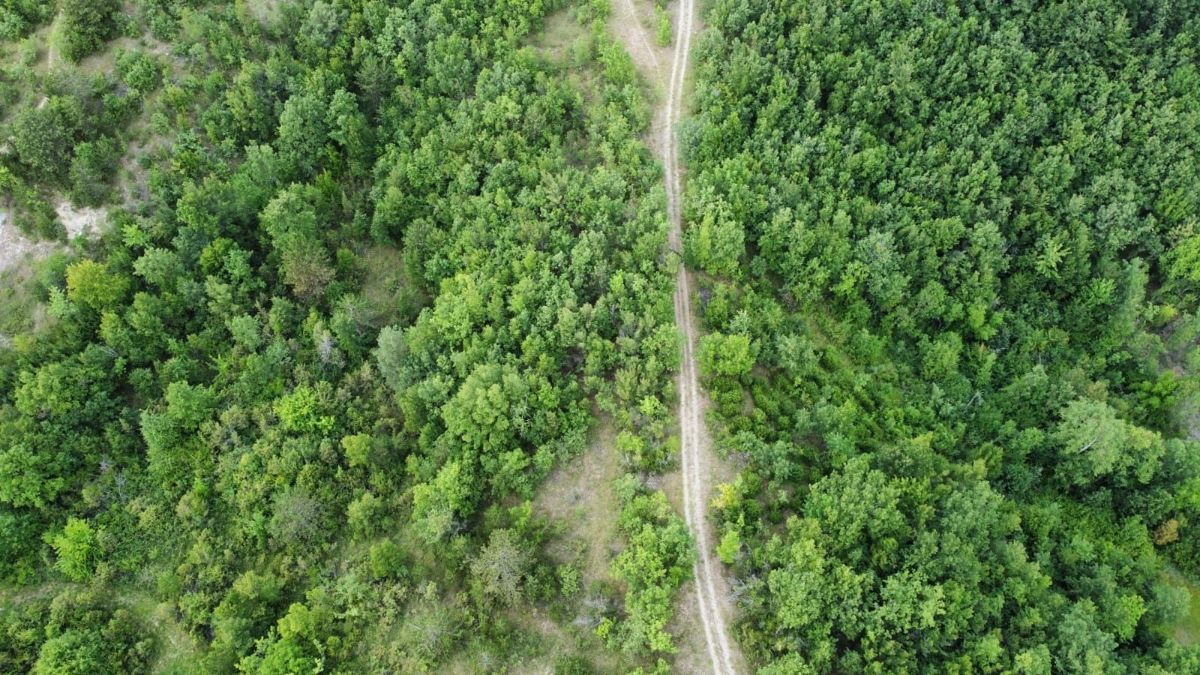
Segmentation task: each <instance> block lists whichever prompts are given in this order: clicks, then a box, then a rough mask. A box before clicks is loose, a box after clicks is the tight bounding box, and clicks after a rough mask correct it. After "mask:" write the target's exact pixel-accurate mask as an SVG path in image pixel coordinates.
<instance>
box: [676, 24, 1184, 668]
mask: <svg viewBox="0 0 1200 675" xmlns="http://www.w3.org/2000/svg"><path fill="white" fill-rule="evenodd" d="M1196 10H1197V7H1195V6H1194V5H1193V4H1189V3H1183V4H1178V3H1142V4H1138V5H1136V6H1135V5H1131V4H1128V3H1115V2H1092V3H1088V4H1087V5H1086V7H1082V6H1079V5H1067V4H1065V3H1034V4H1028V3H1024V4H1022V3H991V2H954V3H948V4H946V3H943V4H941V5H939V6H938V7H936V8H934V7H931V6H928V5H924V4H921V3H890V4H889V3H877V2H871V1H863V2H845V3H824V2H800V3H790V4H789V3H772V2H766V1H758V0H729V1H724V2H717V3H714V4H713V6H712V8H711V11H710V13H709V16H708V23H709V25H711V26H712V27H713V32H712V34H711V35H710V36H709V37H708V38H707V39H706V40H705V41H704V42H703V44H702V46H701V48H700V52H699V53H700V61H701V63H700V65H699V74H698V82H697V87H696V90H697V99H698V100H697V104H698V119H697V120H696V121H695V123H694V124H693V126H692V127H691V128H690V129H689V132H688V137H689V138H690V147H689V150H688V151H689V156H690V158H691V169H692V172H691V181H690V184H689V187H688V191H689V198H688V204H689V205H688V209H687V218H688V221H689V223H688V227H689V232H688V234H687V242H688V251H689V262H691V263H693V264H695V265H697V266H698V267H700V268H701V269H702V270H703V271H704V272H705V273H706V275H707V276H706V285H707V288H705V290H704V292H703V296H702V299H703V311H704V318H705V321H706V323H707V324H708V326H709V328H710V330H711V331H712V334H711V335H710V336H709V337H708V338H706V340H705V342H704V344H703V345H702V350H701V352H702V357H703V361H704V364H703V368H704V372H705V373H706V375H707V376H708V377H709V379H710V386H711V387H712V388H713V392H714V399H715V401H716V403H717V406H716V407H717V412H718V413H719V415H720V418H721V421H722V427H723V429H722V434H721V436H722V438H721V444H722V445H724V446H725V447H726V448H727V449H728V450H729V451H730V452H734V453H737V454H738V455H739V456H742V457H744V458H745V459H746V461H747V464H748V465H747V468H746V469H745V470H744V471H743V472H742V473H741V475H740V476H739V477H738V479H737V480H736V481H734V482H733V483H731V484H729V485H727V486H725V487H724V488H723V490H722V493H721V496H720V498H719V499H718V506H719V509H720V511H721V513H722V520H723V531H724V533H725V536H726V537H730V541H731V542H737V543H738V547H737V549H734V544H732V543H731V544H729V546H728V548H727V547H726V546H725V545H724V544H725V541H724V539H723V540H722V552H723V553H724V554H728V555H723V556H722V557H723V559H724V560H725V561H726V562H727V563H732V565H733V567H734V569H735V570H736V573H737V574H738V576H739V577H740V580H741V582H742V583H743V584H744V586H745V588H746V589H747V590H746V595H745V596H744V599H743V603H742V604H743V609H744V616H745V620H744V622H743V623H742V625H741V627H740V632H741V637H742V642H743V644H744V645H745V646H747V647H749V648H750V649H751V651H752V653H753V655H754V658H755V660H756V661H757V663H759V664H760V665H761V666H762V667H763V669H764V671H765V672H778V673H784V672H787V673H792V672H915V671H922V672H924V671H929V672H934V671H936V672H943V671H944V672H967V671H971V672H976V671H979V672H1001V671H1003V672H1008V671H1016V672H1050V671H1052V670H1053V671H1055V672H1057V671H1062V672H1181V671H1179V670H1177V669H1180V668H1182V669H1183V670H1188V669H1190V668H1194V667H1195V663H1196V659H1197V655H1196V653H1195V651H1194V650H1183V649H1181V648H1179V647H1178V646H1177V645H1174V644H1173V643H1172V642H1171V641H1170V640H1169V639H1165V638H1163V637H1162V633H1161V632H1160V631H1159V630H1158V628H1159V626H1160V625H1161V624H1162V623H1163V622H1169V621H1171V620H1172V619H1171V617H1172V616H1173V615H1172V612H1171V610H1170V609H1169V608H1168V607H1167V605H1166V604H1163V603H1160V602H1159V601H1158V598H1160V597H1163V593H1162V581H1161V573H1160V571H1161V569H1162V566H1163V559H1164V557H1170V558H1172V559H1174V560H1175V561H1176V562H1177V563H1178V564H1180V565H1182V566H1184V567H1186V568H1188V569H1189V570H1192V571H1193V572H1194V571H1196V570H1198V569H1200V567H1198V561H1200V559H1197V558H1196V557H1195V556H1194V553H1193V552H1194V550H1195V549H1194V548H1191V547H1190V545H1188V544H1184V545H1183V546H1180V545H1178V543H1177V542H1179V541H1184V540H1188V539H1191V538H1194V534H1189V533H1187V531H1186V530H1187V525H1185V524H1183V523H1184V522H1185V521H1187V522H1191V520H1190V519H1191V518H1192V517H1193V515H1192V514H1194V513H1195V509H1196V504H1197V502H1196V501H1195V498H1194V487H1193V486H1194V484H1195V478H1196V476H1197V471H1198V470H1200V464H1198V463H1197V459H1196V458H1197V455H1196V452H1197V448H1196V445H1195V442H1194V441H1193V440H1191V439H1190V438H1188V436H1190V435H1194V434H1192V433H1191V432H1190V431H1189V430H1188V429H1187V428H1185V427H1184V426H1183V425H1181V424H1179V423H1178V421H1177V420H1178V418H1177V417H1176V416H1175V414H1174V411H1175V406H1176V405H1177V404H1178V402H1179V401H1181V400H1183V399H1182V398H1181V397H1179V396H1178V391H1179V390H1178V389H1177V388H1176V385H1173V384H1172V378H1173V377H1175V375H1167V374H1166V373H1169V372H1171V371H1170V370H1168V369H1169V368H1170V367H1171V365H1172V361H1173V360H1175V359H1178V358H1179V356H1178V354H1179V351H1180V350H1186V349H1188V348H1190V345H1189V342H1190V341H1193V340H1194V337H1195V334H1194V333H1190V332H1189V331H1188V330H1186V329H1185V330H1184V332H1183V333H1178V332H1177V330H1178V329H1179V328H1181V327H1183V326H1187V325H1189V323H1190V322H1192V321H1194V317H1195V313H1196V311H1197V296H1196V294H1195V289H1194V288H1193V287H1192V285H1191V284H1192V282H1191V281H1190V280H1189V279H1190V276H1189V275H1190V272H1186V271H1185V270H1184V266H1186V265H1187V264H1189V263H1185V262H1183V261H1185V260H1190V258H1189V257H1188V256H1189V255H1190V254H1189V253H1188V251H1190V250H1191V249H1190V242H1191V240H1190V236H1191V226H1190V224H1189V223H1190V222H1191V221H1192V220H1194V218H1195V214H1196V213H1197V212H1198V207H1200V204H1198V203H1197V202H1196V201H1195V199H1194V195H1195V194H1196V192H1195V190H1194V187H1195V186H1196V185H1197V184H1198V180H1200V161H1198V158H1197V156H1196V154H1195V151H1194V150H1195V149H1194V148H1193V147H1192V146H1191V145H1190V144H1189V143H1188V142H1187V140H1186V139H1188V138H1191V137H1194V135H1195V134H1196V132H1197V130H1198V126H1197V125H1198V124H1200V117H1198V116H1197V115H1196V114H1195V113H1194V111H1195V110H1197V109H1200V108H1198V107H1197V92H1198V91H1200V89H1198V88H1197V86H1196V85H1197V82H1198V80H1197V65H1200V64H1198V63H1197V61H1196V58H1195V54H1194V53H1193V51H1192V50H1190V49H1189V48H1187V47H1186V46H1185V45H1187V44H1190V43H1192V42H1194V41H1195V39H1196V37H1197V35H1198V34H1197V28H1198V24H1197V23H1196V22H1195V21H1194V20H1192V19H1191V18H1190V17H1193V16H1194V15H1195V13H1196ZM1185 110H1186V111H1188V112H1183V111H1185ZM1189 195H1191V196H1189ZM1172 333H1174V335H1172ZM734 337H736V338H737V339H738V342H736V343H730V342H729V341H730V340H731V339H733V338H734ZM747 354H748V355H749V359H750V361H749V363H747V362H746V360H745V358H744V356H745V355H747ZM1176 362H1177V361H1176ZM1184 377H1185V378H1187V380H1188V382H1189V384H1188V385H1184V386H1185V387H1186V388H1187V389H1188V390H1189V391H1191V390H1192V389H1191V388H1192V387H1193V386H1194V385H1192V384H1191V379H1190V374H1188V375H1185V376H1184ZM1160 383H1161V384H1160ZM1181 518H1182V520H1180V519H1181ZM1171 522H1173V523H1174V525H1168V523H1171ZM1156 533H1157V534H1156ZM739 551H744V553H743V554H742V555H737V553H738V552H739Z"/></svg>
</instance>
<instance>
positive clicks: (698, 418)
mask: <svg viewBox="0 0 1200 675" xmlns="http://www.w3.org/2000/svg"><path fill="white" fill-rule="evenodd" d="M695 12H696V3H695V0H680V3H679V11H678V14H677V16H676V34H675V52H674V59H673V61H672V64H671V81H670V87H669V88H668V90H667V101H666V120H665V122H666V123H665V124H663V125H662V132H661V133H662V140H661V145H660V148H661V150H662V154H663V158H662V161H663V167H664V170H665V173H666V191H667V216H668V218H669V219H670V221H671V231H670V236H669V243H670V247H671V250H672V251H674V252H676V253H678V254H682V253H683V241H682V240H683V237H682V223H683V210H682V202H683V182H682V179H681V176H680V173H681V171H680V162H679V144H678V141H677V138H676V127H677V126H678V123H679V120H680V118H681V116H682V114H683V90H684V82H685V81H686V79H687V72H688V66H689V62H690V60H691V43H692V35H693V34H694V33H695V30H696V16H695ZM691 297H692V291H691V277H690V275H689V274H688V270H687V267H686V266H685V265H683V264H682V263H681V264H680V265H679V274H678V277H677V278H676V283H675V323H676V325H678V326H679V329H680V331H681V332H682V333H683V338H684V340H683V358H682V359H681V362H680V370H679V428H680V435H681V440H682V444H681V445H682V450H681V452H682V469H683V501H684V511H685V513H684V515H685V519H686V520H687V524H688V529H690V530H691V532H692V537H693V538H694V540H695V541H696V548H697V551H698V556H697V560H696V562H695V563H694V564H693V566H692V573H693V577H694V579H695V582H696V600H697V604H698V605H699V607H700V619H701V622H702V623H703V626H704V638H705V643H706V645H707V647H708V655H709V659H710V660H711V662H712V667H713V672H715V673H721V674H729V675H732V674H734V673H737V672H738V668H737V664H740V663H742V659H741V656H740V654H739V653H738V652H737V643H736V642H735V641H734V640H732V639H731V638H730V635H729V626H728V624H727V621H726V617H727V615H728V613H729V610H730V604H731V603H730V601H729V589H728V585H727V583H726V581H725V578H724V577H723V576H722V575H721V570H720V567H719V566H718V564H717V562H716V561H715V560H714V559H713V557H714V556H713V545H712V537H711V536H710V535H711V526H710V525H709V522H708V518H707V515H708V503H709V490H710V488H711V485H710V478H711V477H712V475H713V471H712V465H713V463H714V461H715V460H714V458H713V454H712V443H711V441H710V439H709V436H708V428H707V427H706V426H705V421H704V408H705V404H706V399H705V396H704V392H703V391H702V390H701V388H700V381H699V376H698V374H697V370H696V336H697V330H696V317H695V315H694V314H693V312H692V305H691V302H692V301H691Z"/></svg>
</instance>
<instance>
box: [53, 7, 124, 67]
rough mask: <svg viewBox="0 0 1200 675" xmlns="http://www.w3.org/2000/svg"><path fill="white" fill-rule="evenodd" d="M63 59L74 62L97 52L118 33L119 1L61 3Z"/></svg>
mask: <svg viewBox="0 0 1200 675" xmlns="http://www.w3.org/2000/svg"><path fill="white" fill-rule="evenodd" d="M59 9H60V12H61V13H62V33H61V34H60V38H61V42H60V46H61V48H62V56H63V58H65V59H66V60H68V61H71V62H75V61H78V60H80V59H82V58H83V57H85V56H87V55H89V54H91V53H93V52H95V51H96V50H97V49H99V48H100V45H102V44H104V43H105V42H107V41H108V40H109V39H110V38H111V37H112V36H113V34H114V33H115V32H116V29H117V22H116V13H117V12H119V11H120V9H121V4H120V3H119V2H118V1H117V0H60V2H59Z"/></svg>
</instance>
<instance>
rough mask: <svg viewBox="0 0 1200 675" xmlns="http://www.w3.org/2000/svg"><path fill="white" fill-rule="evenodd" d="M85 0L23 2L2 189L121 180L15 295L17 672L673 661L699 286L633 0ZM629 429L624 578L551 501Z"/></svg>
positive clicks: (11, 26) (29, 206)
mask: <svg viewBox="0 0 1200 675" xmlns="http://www.w3.org/2000/svg"><path fill="white" fill-rule="evenodd" d="M50 4H52V3H49V4H47V3H40V2H24V3H23V2H15V3H14V2H7V3H5V4H3V5H2V9H0V12H2V14H0V24H2V26H3V30H4V31H5V33H4V37H5V38H8V39H10V40H12V41H13V42H12V43H11V44H10V46H9V56H8V57H6V58H7V62H6V63H7V66H6V69H5V70H4V72H3V73H2V77H3V86H2V87H0V89H3V93H4V103H5V106H6V107H5V109H4V111H3V112H4V116H5V125H6V132H7V134H8V135H9V136H10V137H11V140H10V146H9V147H8V148H7V149H6V150H5V153H4V155H3V158H2V161H3V165H2V167H0V178H2V179H3V182H4V186H5V197H6V206H7V207H8V208H9V210H10V211H9V213H10V215H11V217H12V218H13V222H14V223H15V224H16V225H17V226H19V227H21V228H22V229H23V230H25V231H26V232H28V233H30V234H31V235H34V236H42V237H48V238H51V239H54V238H60V239H61V238H63V237H64V236H65V235H64V233H63V224H62V223H61V222H59V219H57V218H56V216H55V209H54V208H53V205H54V204H55V200H56V199H57V198H59V196H62V195H66V196H69V197H70V199H71V200H72V202H73V203H75V204H77V205H80V204H84V205H109V206H110V207H111V208H110V210H109V211H108V221H109V224H108V226H107V227H106V228H105V229H104V233H103V235H102V237H100V238H99V239H98V240H88V239H86V238H77V239H75V240H74V241H73V244H72V246H70V247H66V248H65V249H64V250H63V251H62V252H60V253H55V254H54V255H52V256H51V257H49V258H48V259H47V260H45V261H44V262H43V263H41V265H40V266H39V267H38V269H37V270H36V273H34V274H32V275H29V277H28V279H27V281H26V282H25V284H26V285H25V286H23V287H22V289H19V290H21V291H22V292H24V293H25V295H21V293H9V294H8V295H6V296H5V302H7V303H9V305H8V306H6V308H5V313H8V312H9V311H12V312H14V313H15V312H16V311H17V310H16V309H15V307H17V305H19V303H20V302H21V301H26V302H27V303H29V304H30V305H32V306H35V307H36V308H38V311H39V317H40V318H39V321H38V322H37V325H36V326H35V325H32V324H30V325H28V326H19V325H18V326H17V328H19V329H21V330H15V331H14V332H15V333H16V334H14V335H11V338H12V339H11V345H10V348H8V349H4V350H2V351H0V575H2V576H3V578H4V579H5V580H6V583H7V584H8V586H6V587H5V589H6V590H4V591H3V593H4V595H3V596H0V599H2V600H3V601H4V603H3V604H4V605H5V606H4V607H3V608H0V671H3V672H24V671H33V672H37V673H67V672H71V673H104V672H113V673H116V672H122V673H124V672H145V671H149V670H153V671H164V670H165V671H172V670H174V671H197V672H231V671H240V672H255V673H258V672H261V673H301V672H321V671H340V672H414V671H423V670H446V669H450V670H458V671H462V672H479V671H502V670H506V669H508V668H510V667H512V666H513V665H514V664H529V663H532V662H537V661H539V660H540V661H541V662H544V663H546V664H547V665H546V667H548V668H552V669H554V670H555V671H556V672H591V671H592V670H593V669H596V668H598V669H600V670H601V671H631V670H634V669H635V668H638V667H640V666H643V665H644V666H647V667H650V668H659V669H661V668H664V667H665V665H664V663H665V662H663V661H662V660H661V658H662V657H664V656H667V655H669V653H670V652H671V650H672V648H673V645H672V638H671V635H670V634H669V633H668V632H667V631H666V624H667V622H668V621H669V620H670V618H671V616H672V613H673V604H672V603H673V601H674V597H675V592H676V590H677V589H678V587H679V586H680V585H681V584H682V583H683V582H684V580H685V578H686V576H687V570H688V569H690V564H691V559H692V558H691V557H692V555H693V553H692V548H691V546H692V545H691V540H690V538H689V536H688V534H687V531H686V529H684V528H683V526H682V520H681V519H680V518H679V516H678V515H676V513H675V512H674V511H673V510H672V508H671V507H670V506H669V505H668V503H667V501H666V499H665V497H664V496H663V494H662V493H661V492H659V491H658V490H657V489H656V488H655V487H654V484H655V483H654V481H653V480H650V478H649V477H650V476H652V474H653V472H655V471H658V470H661V469H663V468H664V467H666V466H668V464H669V460H670V447H671V446H670V444H669V442H668V440H667V438H666V431H665V429H666V425H667V422H668V417H669V409H668V405H667V403H666V401H667V400H668V396H669V395H670V393H671V391H672V389H671V386H670V372H671V371H672V370H673V369H674V367H675V364H676V362H677V360H678V353H677V348H676V346H677V337H676V333H675V329H674V327H673V325H672V320H671V290H672V277H671V269H670V265H668V264H667V262H666V261H665V259H664V258H663V256H662V252H663V249H664V246H665V240H666V219H665V215H664V208H665V207H664V198H663V192H662V188H661V185H660V178H659V177H660V169H659V167H658V165H657V164H656V162H655V161H654V160H653V158H652V156H651V154H650V152H649V151H648V150H647V149H646V147H645V146H644V145H643V144H642V142H641V141H640V138H639V137H640V134H641V133H642V132H643V131H644V129H645V128H646V127H647V124H648V110H647V105H646V101H645V99H644V95H643V92H642V89H641V88H640V87H639V86H638V83H637V80H636V76H635V71H634V69H633V65H632V62H631V61H630V60H629V58H628V56H626V54H625V53H624V52H623V51H622V50H621V49H620V48H619V47H618V46H617V45H616V43H615V42H614V41H613V40H612V39H611V37H610V36H609V35H608V33H607V29H606V24H605V16H606V12H607V3H605V2H592V3H574V4H572V5H571V6H570V7H561V3H556V2H542V1H541V0H531V1H529V2H516V1H514V2H497V3H480V2H475V1H474V0H429V1H416V2H383V1H381V0H316V1H305V2H291V3H271V2H261V3H256V2H204V1H202V0H140V2H138V3H136V8H135V11H130V10H129V8H127V7H124V6H123V5H122V4H121V3H117V2H115V0H114V1H113V2H94V1H93V0H63V1H62V2H60V3H59V6H58V7H57V8H51V9H53V10H54V11H47V9H46V8H47V7H49V6H50ZM551 12H554V21H555V29H556V31H558V33H559V35H558V37H557V39H556V40H557V41H556V42H553V43H551V42H550V41H542V40H540V37H539V36H540V33H541V31H542V27H543V24H544V20H545V17H546V16H547V15H549V14H550V13H551ZM52 17H53V19H52ZM51 19H52V21H51ZM47 22H50V23H49V24H47ZM47 51H48V52H49V53H48V54H47V53H46V52H47ZM46 61H50V62H51V66H50V67H49V68H46V67H44V66H43V65H42V64H43V63H45V62H46ZM55 61H57V62H58V63H54V62H55ZM10 281H12V279H10ZM13 283H16V282H13ZM10 323H11V324H19V322H17V321H15V320H13V321H9V320H6V323H5V325H6V326H9V324H10ZM601 420H606V421H604V422H603V424H606V425H609V426H611V427H613V428H614V429H615V433H616V438H617V446H618V448H619V450H620V452H621V453H622V455H621V456H622V461H621V466H623V467H624V468H625V470H626V471H627V472H628V474H627V475H626V476H624V477H623V478H620V480H618V481H617V482H616V483H614V484H611V485H609V484H601V485H595V486H591V487H592V489H594V490H597V491H608V492H610V493H611V494H612V496H613V499H614V500H615V501H616V502H617V503H618V505H619V513H618V514H616V515H614V521H616V520H617V519H618V518H619V522H616V523H615V525H616V527H618V529H619V535H620V539H621V541H622V542H623V543H622V546H621V551H620V553H619V555H616V556H615V557H614V558H613V559H612V560H611V564H610V565H609V568H608V569H604V570H601V574H599V575H596V574H595V573H594V572H588V571H586V570H584V569H583V567H584V564H585V561H584V555H583V553H582V552H581V551H579V550H571V549H570V548H569V547H563V546H557V547H555V546H552V544H554V543H555V541H557V540H561V539H563V537H564V535H563V533H562V532H561V531H560V530H561V527H560V526H559V525H557V524H556V523H555V521H554V519H553V518H552V517H551V516H552V515H553V514H547V513H546V512H545V510H544V509H539V508H536V507H535V505H534V504H533V500H534V498H535V495H536V491H537V489H538V486H539V484H540V483H541V482H542V480H543V478H545V476H546V475H547V474H548V472H550V471H551V470H552V469H553V468H554V467H555V466H556V465H559V464H561V463H563V462H566V461H567V460H569V459H570V458H572V457H575V456H577V455H579V454H580V453H582V452H583V451H584V450H585V448H586V447H587V446H588V443H589V438H590V436H589V434H590V433H591V432H592V430H594V429H595V428H596V427H597V425H598V424H601V423H602V422H601ZM563 551H565V553H564V552H563ZM539 617H540V618H539Z"/></svg>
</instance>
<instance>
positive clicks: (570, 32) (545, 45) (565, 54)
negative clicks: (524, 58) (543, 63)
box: [530, 7, 588, 64]
mask: <svg viewBox="0 0 1200 675" xmlns="http://www.w3.org/2000/svg"><path fill="white" fill-rule="evenodd" d="M587 40H588V33H587V28H586V27H584V26H583V25H582V24H580V23H579V21H578V20H577V19H576V18H575V10H574V9H573V8H572V7H564V8H562V9H560V10H558V11H557V12H554V13H553V14H551V15H549V16H547V17H546V20H545V23H544V24H543V30H542V31H541V32H540V33H536V34H535V36H534V38H533V39H532V40H531V42H530V44H531V45H532V46H533V47H534V48H535V49H537V50H538V51H539V52H541V53H542V54H544V55H546V57H547V58H549V59H550V60H551V61H554V62H555V63H559V64H569V63H570V62H571V61H572V58H571V55H572V53H573V52H574V51H575V50H576V49H579V48H581V47H583V46H585V44H584V43H586V41H587Z"/></svg>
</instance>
